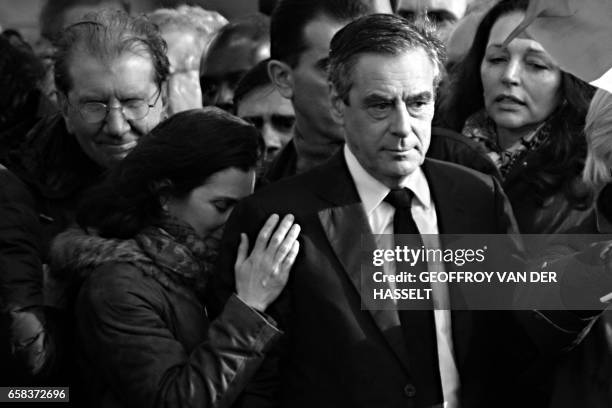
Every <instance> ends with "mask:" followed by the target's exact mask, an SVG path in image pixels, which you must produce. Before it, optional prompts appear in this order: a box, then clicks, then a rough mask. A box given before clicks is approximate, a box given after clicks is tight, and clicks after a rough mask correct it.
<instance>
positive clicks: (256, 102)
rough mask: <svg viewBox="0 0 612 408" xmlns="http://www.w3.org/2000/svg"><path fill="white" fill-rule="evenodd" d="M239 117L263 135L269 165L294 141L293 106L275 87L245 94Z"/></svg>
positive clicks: (238, 107) (270, 86) (240, 103)
mask: <svg viewBox="0 0 612 408" xmlns="http://www.w3.org/2000/svg"><path fill="white" fill-rule="evenodd" d="M237 114H238V116H240V117H241V118H243V119H245V120H246V121H248V122H250V123H252V124H253V125H254V126H255V127H256V128H257V129H258V130H259V131H260V132H261V134H262V136H263V139H264V142H265V145H266V161H269V160H271V159H273V158H274V157H275V156H276V154H277V153H278V152H279V151H280V149H281V148H282V147H283V146H285V145H286V144H287V143H288V142H289V140H291V138H292V137H293V123H294V122H295V113H294V111H293V106H292V105H291V102H290V101H289V100H288V99H285V98H283V97H282V96H281V94H280V93H279V92H278V90H277V89H276V88H275V87H274V85H272V84H269V85H264V86H260V87H258V88H255V89H253V90H252V91H251V92H249V93H248V94H246V95H245V96H244V97H243V98H242V100H241V101H240V102H239V103H238V106H237Z"/></svg>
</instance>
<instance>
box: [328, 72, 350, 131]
mask: <svg viewBox="0 0 612 408" xmlns="http://www.w3.org/2000/svg"><path fill="white" fill-rule="evenodd" d="M328 84H329V98H330V102H331V116H332V118H333V119H334V122H336V123H337V124H339V125H340V126H342V125H344V108H345V107H346V104H345V103H344V101H343V100H342V98H341V97H340V95H338V92H337V91H336V88H335V87H334V86H333V85H332V83H331V82H329V83H328Z"/></svg>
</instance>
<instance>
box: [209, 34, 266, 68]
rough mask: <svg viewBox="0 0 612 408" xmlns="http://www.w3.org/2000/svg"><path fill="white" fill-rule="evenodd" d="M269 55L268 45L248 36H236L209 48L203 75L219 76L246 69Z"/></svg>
mask: <svg viewBox="0 0 612 408" xmlns="http://www.w3.org/2000/svg"><path fill="white" fill-rule="evenodd" d="M269 56H270V45H269V44H268V43H262V42H260V41H254V40H252V39H249V38H244V37H243V38H237V39H234V40H232V41H230V42H226V43H225V44H223V45H220V46H219V47H216V48H215V49H211V50H209V54H208V55H207V56H206V58H205V60H204V66H203V67H202V72H203V73H204V75H209V76H219V75H224V74H226V73H229V72H237V71H246V70H249V69H250V68H251V67H252V66H253V65H255V64H257V63H258V62H259V61H262V60H264V59H266V58H268V57H269Z"/></svg>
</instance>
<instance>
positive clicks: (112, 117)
mask: <svg viewBox="0 0 612 408" xmlns="http://www.w3.org/2000/svg"><path fill="white" fill-rule="evenodd" d="M104 131H105V133H106V134H107V135H109V136H111V137H116V138H120V137H122V136H123V135H124V134H126V133H127V132H129V131H130V124H129V122H128V121H127V120H126V119H125V116H123V110H122V109H121V108H118V109H117V108H111V109H109V111H108V114H107V115H106V119H105V120H104Z"/></svg>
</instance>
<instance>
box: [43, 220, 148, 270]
mask: <svg viewBox="0 0 612 408" xmlns="http://www.w3.org/2000/svg"><path fill="white" fill-rule="evenodd" d="M108 262H126V263H141V262H146V263H150V262H152V260H151V259H150V258H149V257H148V256H147V255H146V254H145V253H144V252H143V251H142V248H140V246H139V245H138V242H137V241H136V240H135V239H126V240H123V239H113V238H102V237H100V236H98V235H95V234H88V233H87V232H86V231H85V230H83V229H81V228H77V227H74V228H69V229H67V230H66V231H64V232H62V233H61V234H59V235H58V236H57V237H56V238H55V239H54V240H53V242H52V244H51V270H52V271H53V272H54V273H55V274H57V273H70V272H71V274H72V273H75V272H76V273H79V274H81V273H82V272H83V271H84V270H87V269H93V268H95V267H98V266H100V265H102V264H104V263H108ZM56 276H57V275H56ZM57 277H60V276H57Z"/></svg>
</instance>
